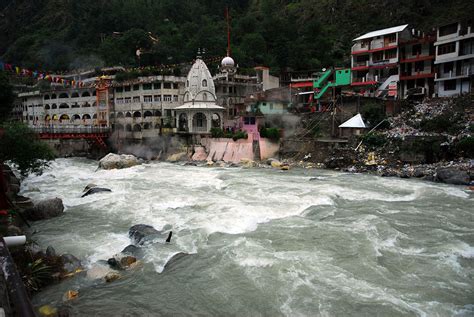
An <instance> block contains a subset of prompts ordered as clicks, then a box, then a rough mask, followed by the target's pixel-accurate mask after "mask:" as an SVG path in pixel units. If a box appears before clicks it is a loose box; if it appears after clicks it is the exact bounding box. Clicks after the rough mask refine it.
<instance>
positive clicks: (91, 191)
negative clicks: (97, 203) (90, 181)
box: [81, 187, 112, 197]
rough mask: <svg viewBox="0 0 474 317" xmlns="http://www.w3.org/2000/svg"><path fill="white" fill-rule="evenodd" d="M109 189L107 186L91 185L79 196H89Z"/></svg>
mask: <svg viewBox="0 0 474 317" xmlns="http://www.w3.org/2000/svg"><path fill="white" fill-rule="evenodd" d="M111 191H112V190H110V189H108V188H104V187H92V188H89V189H88V190H87V191H86V192H85V193H84V194H83V195H82V196H81V197H85V196H89V195H92V194H97V193H101V192H111Z"/></svg>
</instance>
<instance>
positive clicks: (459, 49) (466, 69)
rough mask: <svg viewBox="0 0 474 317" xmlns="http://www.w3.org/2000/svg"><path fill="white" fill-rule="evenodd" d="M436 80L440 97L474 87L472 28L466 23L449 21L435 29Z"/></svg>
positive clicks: (473, 34) (468, 90) (473, 37)
mask: <svg viewBox="0 0 474 317" xmlns="http://www.w3.org/2000/svg"><path fill="white" fill-rule="evenodd" d="M434 46H435V48H436V60H435V65H436V68H437V72H436V77H435V82H436V88H437V94H438V96H439V97H451V96H458V95H462V94H464V93H469V92H472V91H473V85H474V84H473V76H474V29H473V26H472V25H469V24H467V23H452V24H448V25H444V26H441V27H439V28H438V29H437V40H436V42H435V43H434Z"/></svg>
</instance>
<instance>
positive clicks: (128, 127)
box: [125, 124, 132, 132]
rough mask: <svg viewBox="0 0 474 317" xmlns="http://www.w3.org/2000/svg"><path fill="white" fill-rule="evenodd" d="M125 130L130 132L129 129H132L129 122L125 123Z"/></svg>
mask: <svg viewBox="0 0 474 317" xmlns="http://www.w3.org/2000/svg"><path fill="white" fill-rule="evenodd" d="M125 131H128V132H131V131H132V125H131V124H127V125H126V126H125Z"/></svg>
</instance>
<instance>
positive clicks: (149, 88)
mask: <svg viewBox="0 0 474 317" xmlns="http://www.w3.org/2000/svg"><path fill="white" fill-rule="evenodd" d="M151 88H152V84H143V90H151Z"/></svg>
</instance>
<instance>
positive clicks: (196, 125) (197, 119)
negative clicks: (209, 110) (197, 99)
mask: <svg viewBox="0 0 474 317" xmlns="http://www.w3.org/2000/svg"><path fill="white" fill-rule="evenodd" d="M194 131H195V132H207V118H206V115H205V114H204V113H202V112H198V113H196V114H195V115H194V117H193V132H194Z"/></svg>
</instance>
